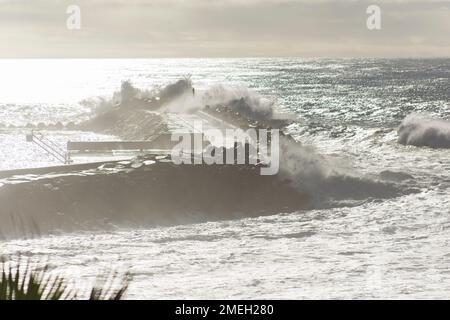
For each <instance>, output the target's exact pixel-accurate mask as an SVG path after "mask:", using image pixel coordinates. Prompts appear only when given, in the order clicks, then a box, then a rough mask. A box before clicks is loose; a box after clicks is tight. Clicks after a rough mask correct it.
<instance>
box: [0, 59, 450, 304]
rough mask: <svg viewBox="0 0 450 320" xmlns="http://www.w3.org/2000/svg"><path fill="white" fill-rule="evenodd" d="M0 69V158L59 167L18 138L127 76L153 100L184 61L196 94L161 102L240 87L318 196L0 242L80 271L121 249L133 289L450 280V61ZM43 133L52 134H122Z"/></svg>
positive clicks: (234, 92) (411, 293) (365, 292)
mask: <svg viewBox="0 0 450 320" xmlns="http://www.w3.org/2000/svg"><path fill="white" fill-rule="evenodd" d="M0 67H4V68H2V70H5V73H2V75H0V86H1V87H2V89H3V90H0V141H1V145H0V168H1V169H15V168H24V167H36V166H46V165H51V164H56V163H55V161H54V160H53V159H52V158H51V157H49V156H47V155H46V154H44V153H42V152H41V151H40V150H39V149H34V148H33V147H30V146H29V145H27V144H26V142H25V139H24V134H25V133H26V132H27V131H28V129H27V128H26V126H27V124H33V125H38V124H39V123H44V124H54V123H56V122H61V123H62V124H64V125H66V124H67V123H70V122H74V123H81V122H83V121H86V120H87V119H89V118H91V117H92V116H93V115H94V114H96V113H98V112H101V110H105V109H108V108H110V107H112V106H114V105H115V104H116V103H118V100H121V99H123V98H124V97H123V95H121V94H118V93H120V92H121V88H120V86H121V83H122V81H124V80H130V81H131V83H132V85H133V88H135V90H136V91H134V89H130V90H131V91H127V92H128V93H129V94H132V95H139V96H141V97H147V96H149V97H150V96H151V95H152V94H153V93H154V92H155V90H158V89H162V88H164V87H165V86H166V85H168V84H170V83H175V82H176V81H178V80H179V79H180V78H182V77H183V76H184V75H187V74H192V82H193V86H194V87H195V90H196V95H195V97H194V98H193V97H192V95H191V94H190V93H189V94H188V95H182V96H179V97H177V98H176V99H173V100H172V101H171V102H170V103H168V104H166V105H164V106H162V108H161V110H160V111H165V112H170V113H171V112H174V113H177V112H183V113H184V112H193V111H195V110H197V109H198V108H199V105H202V104H203V105H206V104H211V105H214V104H217V103H224V102H225V101H229V100H233V99H236V100H239V99H241V98H244V101H245V102H246V104H245V105H247V106H249V108H250V112H254V113H255V114H258V115H259V116H261V117H262V118H265V117H269V118H270V117H271V116H272V111H273V110H276V111H280V112H284V113H287V114H289V115H290V119H291V120H292V121H293V122H292V123H291V124H290V125H289V126H288V128H287V129H286V131H287V132H288V133H290V134H291V135H292V136H293V137H294V138H295V140H297V141H298V142H300V144H296V143H295V144H294V143H293V142H292V141H290V140H286V141H285V140H283V141H282V143H281V148H282V166H281V170H282V174H285V175H286V176H287V177H289V178H291V182H293V183H294V185H295V187H296V188H297V189H298V190H302V191H304V192H305V193H307V194H310V195H313V196H314V198H315V199H320V200H323V199H327V201H326V204H327V205H323V206H315V209H314V210H310V208H309V210H303V209H301V210H299V211H297V212H294V213H288V214H287V213H286V211H285V210H280V212H276V213H275V214H274V215H270V216H266V217H262V216H261V217H259V216H257V217H250V218H245V217H244V218H242V217H236V219H227V220H226V221H222V222H220V221H219V222H217V221H216V222H205V223H200V224H192V223H189V222H188V221H189V220H187V222H186V223H184V224H183V225H181V226H170V227H155V226H153V227H152V228H149V227H148V226H145V225H141V226H139V223H134V224H133V226H128V227H127V228H124V227H123V226H120V225H118V224H116V221H114V220H113V219H112V220H110V221H108V222H107V223H108V230H109V231H96V232H86V231H84V232H82V231H77V230H74V231H75V233H70V234H65V233H63V234H62V235H61V234H59V235H53V236H45V237H43V238H41V239H36V240H16V241H8V242H4V243H2V254H7V253H13V252H17V251H25V252H29V253H30V254H38V255H40V254H43V255H44V254H45V255H47V254H50V255H51V256H52V257H53V258H54V259H52V263H54V264H55V267H56V268H59V269H61V270H62V271H65V270H66V271H68V270H70V272H73V271H74V270H76V272H78V273H79V276H80V278H85V277H89V276H90V275H92V274H93V273H94V271H95V270H96V269H97V268H98V267H99V266H105V265H106V264H107V263H108V261H112V260H114V259H116V258H117V257H121V258H122V259H123V261H127V264H129V266H128V267H130V268H131V271H132V273H134V274H135V275H136V279H137V280H136V281H135V284H134V285H132V287H131V288H130V296H131V297H132V298H133V297H134V298H139V297H151V298H230V297H233V298H251V297H255V296H257V297H260V298H304V297H307V298H403V297H415V298H420V297H427V298H432V297H435V298H443V297H444V296H445V293H446V292H448V289H450V277H449V276H448V274H447V273H446V271H445V270H446V268H447V266H448V263H449V262H450V261H449V259H450V258H449V257H447V255H445V254H444V253H445V252H446V248H447V247H448V240H447V239H448V235H449V234H448V230H449V229H448V227H449V226H450V218H449V213H450V202H449V198H448V194H449V192H450V177H449V172H450V150H449V149H448V141H449V140H448V134H449V126H448V121H449V120H450V92H449V90H448V88H449V87H450V60H448V59H447V60H445V59H441V60H314V59H309V60H303V59H206V60H200V59H198V60H196V59H180V60H170V59H169V60H105V61H90V60H20V61H19V60H16V61H14V60H13V61H8V62H6V61H0ZM114 92H116V94H114ZM122 93H123V91H122ZM239 106H241V105H239V104H237V105H236V108H238V109H236V110H241V111H242V109H239ZM418 114H420V115H418ZM49 134H50V135H51V138H52V139H53V140H54V141H56V142H58V143H60V144H61V145H64V144H65V142H67V141H68V140H72V141H75V140H77V139H79V140H86V139H87V140H108V139H109V140H114V139H116V137H114V136H111V135H107V134H101V133H98V132H96V133H94V132H89V131H88V132H86V131H78V130H70V131H54V130H52V131H49ZM430 147H431V148H430ZM293 177H294V178H293ZM59 181H60V182H59V183H62V185H64V183H63V182H64V179H60V180H59ZM1 183H2V182H0V189H1V188H3V187H4V186H3V187H2V184H1ZM50 187H54V186H50V185H49V186H47V188H50ZM128 190H131V189H130V188H129V189H128ZM135 190H137V189H135ZM31 192H32V191H31ZM95 192H99V193H102V190H92V193H94V194H95ZM127 192H128V191H127ZM34 196H35V197H38V195H36V194H35V195H34ZM125 198H126V197H123V199H125ZM69 200H70V199H69ZM174 201H176V199H174ZM321 203H322V204H324V203H325V202H321ZM58 211H61V212H60V215H59V216H60V217H61V216H63V215H64V212H63V211H64V210H58ZM117 214H119V213H117ZM126 214H127V213H123V214H122V215H126ZM82 216H83V215H80V217H82ZM135 218H136V217H133V219H135ZM137 221H139V219H138V220H137ZM78 223H79V225H80V229H79V230H82V229H83V228H82V226H83V221H78ZM100 248H101V249H100ZM36 252H37V253H36ZM123 264H124V266H125V263H123ZM268 268H269V269H270V270H268ZM242 274H245V279H244V278H242V277H243V276H242ZM205 275H207V277H205ZM205 279H207V280H205ZM214 288H220V290H214Z"/></svg>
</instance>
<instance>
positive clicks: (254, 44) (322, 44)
mask: <svg viewBox="0 0 450 320" xmlns="http://www.w3.org/2000/svg"><path fill="white" fill-rule="evenodd" d="M372 4H375V5H378V6H379V7H380V9H381V29H380V30H369V29H368V28H367V26H366V21H367V18H368V17H369V14H367V13H366V9H367V7H368V6H369V5H372ZM69 5H77V6H79V8H80V13H81V14H80V16H81V20H80V21H81V24H80V26H81V27H80V29H79V30H78V29H76V30H69V29H68V28H67V19H68V18H69V14H68V13H67V12H66V11H67V7H68V6H69ZM449 35H450V0H378V1H371V0H368V1H365V0H361V1H358V0H0V58H163V57H169V58H172V57H173V58H179V57H430V58H431V57H450V36H449Z"/></svg>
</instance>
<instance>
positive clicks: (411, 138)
mask: <svg viewBox="0 0 450 320" xmlns="http://www.w3.org/2000/svg"><path fill="white" fill-rule="evenodd" d="M398 142H399V143H401V144H403V145H412V146H416V147H431V148H450V121H445V120H437V119H432V118H430V117H428V116H425V115H420V114H416V113H413V114H410V115H409V116H407V117H406V118H405V119H404V120H403V122H402V123H401V125H400V127H399V128H398Z"/></svg>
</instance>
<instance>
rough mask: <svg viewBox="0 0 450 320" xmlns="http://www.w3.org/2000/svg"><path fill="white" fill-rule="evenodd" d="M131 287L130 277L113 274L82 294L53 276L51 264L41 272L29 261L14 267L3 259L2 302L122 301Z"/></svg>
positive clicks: (64, 281)
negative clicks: (129, 286)
mask: <svg viewBox="0 0 450 320" xmlns="http://www.w3.org/2000/svg"><path fill="white" fill-rule="evenodd" d="M128 283H129V277H128V275H125V276H120V275H118V274H117V273H111V274H110V275H108V276H107V277H105V278H104V280H103V281H101V284H100V285H97V286H95V287H93V288H91V289H89V290H82V291H80V290H77V289H74V288H71V287H70V285H69V283H68V281H67V280H66V279H65V278H64V277H62V276H61V275H55V274H53V273H52V272H50V269H49V267H48V264H46V265H45V266H44V267H43V268H41V269H40V270H38V269H37V268H36V267H33V266H32V264H31V262H30V261H29V260H23V259H19V261H18V262H17V263H12V262H6V261H5V259H2V260H1V265H0V300H77V299H89V300H121V299H122V298H123V297H124V295H125V294H126V292H127V289H128Z"/></svg>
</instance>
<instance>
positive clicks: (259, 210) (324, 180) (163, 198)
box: [0, 80, 406, 231]
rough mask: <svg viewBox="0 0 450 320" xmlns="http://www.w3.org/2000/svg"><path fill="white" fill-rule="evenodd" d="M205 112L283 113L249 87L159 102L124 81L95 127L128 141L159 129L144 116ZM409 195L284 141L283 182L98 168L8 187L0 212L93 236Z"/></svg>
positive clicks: (221, 171) (222, 173)
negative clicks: (95, 231) (125, 135)
mask: <svg viewBox="0 0 450 320" xmlns="http://www.w3.org/2000/svg"><path fill="white" fill-rule="evenodd" d="M205 105H222V106H223V107H225V108H227V107H229V108H231V110H233V111H234V110H236V111H239V112H238V113H246V115H247V116H249V117H253V118H258V117H262V118H270V117H272V115H273V113H274V111H275V110H274V108H275V107H276V103H275V102H274V100H273V99H267V98H264V97H263V96H261V95H259V94H257V93H255V92H253V91H251V90H248V89H243V88H227V87H225V86H214V87H212V88H210V89H208V90H204V91H200V90H197V92H196V93H195V95H194V94H193V91H192V85H191V83H190V82H189V81H186V80H180V81H178V82H176V83H174V84H173V85H170V86H168V87H166V88H164V89H161V90H156V91H152V93H151V92H150V91H145V90H140V89H137V88H135V87H133V86H132V85H131V83H129V82H125V83H124V84H122V88H121V90H120V91H119V92H117V93H116V94H115V95H114V96H113V98H112V99H110V100H103V102H101V105H100V106H98V107H100V109H101V111H99V115H98V116H97V118H94V119H93V120H94V122H92V123H88V124H87V125H92V124H94V126H87V127H89V128H91V129H92V130H94V129H95V125H97V127H101V128H103V126H104V127H105V128H111V127H120V126H121V125H123V126H124V128H122V129H123V130H122V132H126V131H127V130H128V129H130V128H131V129H133V128H136V130H140V131H142V130H145V131H147V130H151V129H152V128H153V129H154V128H155V127H156V126H157V121H156V122H152V121H149V124H148V126H143V125H142V121H143V119H144V118H142V116H143V115H148V114H149V113H148V112H147V111H148V110H146V108H150V109H152V110H153V111H155V112H156V113H158V112H165V111H171V110H170V109H172V108H175V109H176V111H177V112H180V113H184V112H190V111H192V107H194V110H195V108H199V109H201V108H203V107H204V106H205ZM111 110H112V111H111ZM233 113H234V112H233ZM99 119H100V120H102V119H103V120H105V119H106V120H105V121H104V122H99ZM111 119H112V120H111ZM144 120H146V119H144ZM148 120H150V119H148ZM96 121H97V122H96ZM99 124H102V125H101V126H99ZM133 130H134V129H133ZM133 136H139V132H137V133H135V132H133ZM113 167H114V165H113ZM405 192H406V191H404V190H403V187H402V186H400V185H396V184H392V183H386V182H382V181H378V180H377V179H371V178H368V177H362V176H359V175H357V174H356V173H349V172H347V171H346V170H344V169H343V168H341V167H340V166H339V165H337V164H336V163H334V161H332V160H331V159H329V158H327V157H324V156H321V155H320V154H318V153H317V152H316V151H315V150H314V148H312V147H307V146H303V145H301V144H300V143H298V142H296V141H295V140H294V139H293V138H292V137H290V136H286V135H283V134H282V135H281V137H280V173H279V174H278V175H277V176H269V177H264V176H260V175H259V168H257V167H255V166H233V165H231V166H223V165H216V166H207V165H199V166H189V165H186V166H175V165H173V164H169V163H164V162H163V163H158V164H155V165H150V166H148V167H147V166H144V167H138V168H137V169H135V168H125V169H123V170H119V171H114V170H113V171H111V172H109V171H108V170H106V171H105V170H104V168H103V169H100V168H99V169H98V170H94V171H92V172H89V173H87V174H84V173H82V172H76V173H72V174H70V175H60V176H57V177H47V178H45V177H44V178H42V179H39V180H37V181H29V182H24V183H21V184H14V183H13V184H5V185H4V186H3V187H0V203H4V204H5V205H4V206H3V207H2V208H0V224H4V223H5V221H6V220H8V219H9V217H10V216H11V214H14V215H15V214H17V215H19V216H22V217H23V219H24V220H26V219H30V218H31V219H32V221H37V222H38V224H39V229H40V230H43V231H45V230H47V231H49V230H52V229H54V226H55V223H56V224H57V225H58V226H59V227H60V228H61V229H63V230H78V229H89V228H90V227H91V226H93V221H96V222H97V224H96V225H97V226H100V227H102V226H104V225H109V224H111V225H116V224H117V225H127V224H133V225H136V224H137V225H144V226H147V225H161V224H163V225H171V224H179V223H192V222H197V221H211V220H220V219H232V218H239V217H248V216H259V215H267V214H276V213H280V212H293V211H297V210H301V209H311V208H320V207H324V206H325V207H328V206H333V205H336V204H337V203H336V202H339V203H340V205H341V204H346V201H347V200H349V201H350V202H351V203H354V202H352V200H355V201H356V202H357V203H358V202H359V201H361V200H368V199H385V198H392V197H396V196H400V195H402V194H404V193H405Z"/></svg>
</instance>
